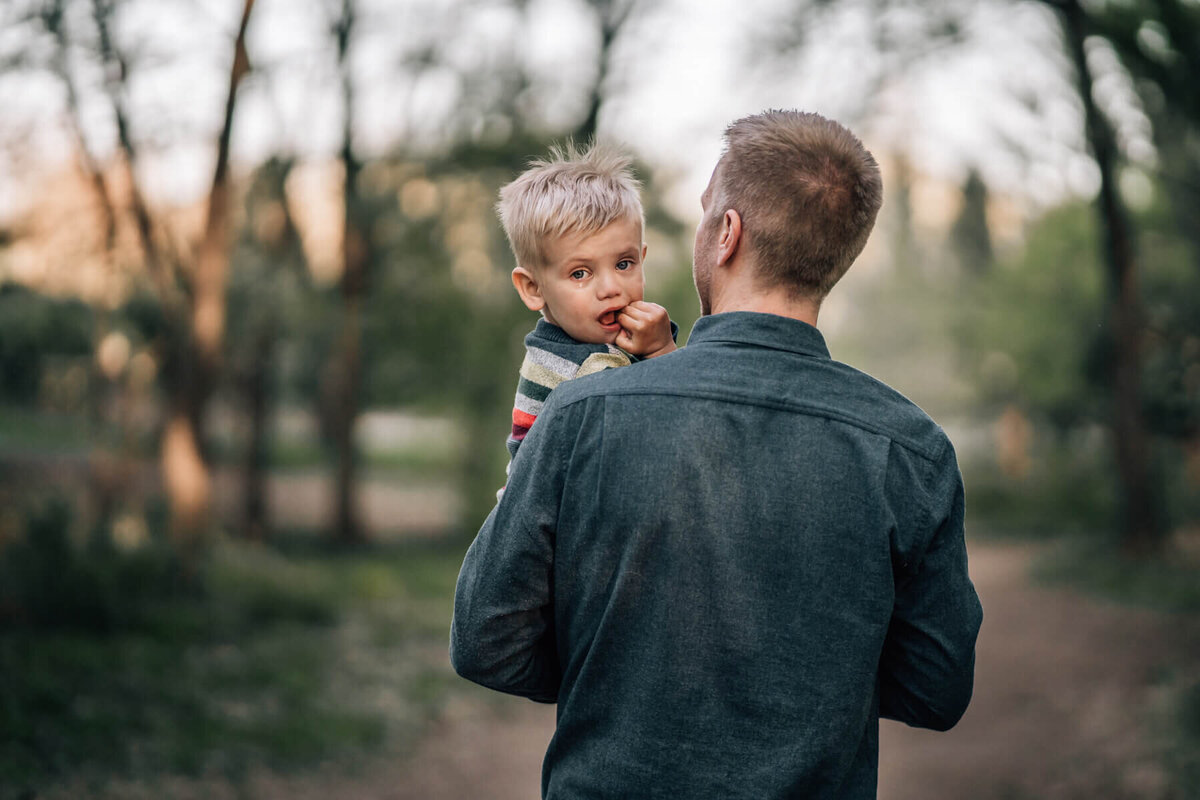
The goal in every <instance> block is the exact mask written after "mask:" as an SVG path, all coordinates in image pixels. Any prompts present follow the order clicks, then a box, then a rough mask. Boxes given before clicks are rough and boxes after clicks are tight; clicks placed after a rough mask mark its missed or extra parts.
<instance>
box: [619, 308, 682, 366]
mask: <svg viewBox="0 0 1200 800" xmlns="http://www.w3.org/2000/svg"><path fill="white" fill-rule="evenodd" d="M617 322H619V323H621V333H620V334H618V335H617V342H616V344H617V347H619V348H621V349H622V350H624V351H626V352H628V353H633V354H634V355H635V356H643V357H645V358H654V357H655V356H661V355H665V354H667V353H670V352H671V351H672V350H674V349H675V340H674V339H672V338H671V317H670V316H669V315H668V314H667V310H666V309H665V308H663V307H662V306H660V305H658V304H657V303H647V302H646V301H644V300H635V301H633V302H632V303H630V304H629V305H627V306H625V308H624V309H622V310H621V314H620V316H618V317H617Z"/></svg>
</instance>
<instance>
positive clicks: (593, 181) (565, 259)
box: [496, 143, 675, 497]
mask: <svg viewBox="0 0 1200 800" xmlns="http://www.w3.org/2000/svg"><path fill="white" fill-rule="evenodd" d="M550 153H551V157H550V159H549V160H545V161H534V162H532V163H531V164H530V167H529V169H527V170H526V171H525V172H523V173H521V175H520V176H518V177H517V179H516V180H514V181H513V182H512V183H510V184H508V185H507V186H505V187H504V188H503V189H501V190H500V202H499V203H497V204H496V210H497V212H498V213H499V215H500V222H501V224H502V225H503V226H504V232H505V234H507V235H508V241H509V244H510V245H511V246H512V250H513V255H515V256H516V260H517V266H516V268H515V269H514V270H513V271H512V281H513V286H514V287H516V290H517V294H519V295H520V296H521V300H522V302H524V303H525V305H526V306H527V307H528V308H529V309H530V310H531V311H540V312H541V314H542V319H541V320H539V321H538V323H537V327H535V328H534V329H533V331H532V332H531V333H529V334H528V335H527V336H526V337H525V360H524V362H523V363H522V364H521V377H520V380H519V381H518V383H517V397H516V402H515V404H514V406H513V427H512V433H511V434H510V435H509V437H508V442H507V445H508V451H509V455H510V457H511V458H515V457H516V455H517V450H518V448H520V446H521V441H522V440H523V439H524V438H525V434H526V433H528V432H529V427H530V426H531V425H533V422H534V420H535V419H537V415H538V412H540V411H541V409H542V404H543V403H544V402H545V401H546V398H547V397H548V396H549V395H550V392H552V391H553V390H554V388H555V387H556V386H558V384H560V383H562V382H563V381H568V380H571V379H572V378H578V377H581V376H583V375H589V374H591V373H593V372H599V371H600V370H602V369H607V368H609V367H621V366H626V365H628V364H629V363H630V361H631V358H630V355H632V356H633V357H634V360H640V359H641V358H654V357H655V356H660V355H663V354H665V353H669V352H671V351H672V350H674V349H675V338H674V337H675V327H674V324H673V323H672V322H671V320H670V318H669V317H668V316H667V311H666V309H664V308H663V307H662V306H659V305H656V304H654V303H647V302H645V301H644V300H643V299H642V293H643V290H644V288H645V275H644V273H643V271H642V267H643V262H644V260H645V257H646V245H645V244H643V242H642V234H643V229H644V227H645V221H644V214H643V211H642V201H641V198H640V197H639V196H638V188H639V186H638V183H637V181H636V179H634V177H633V175H632V173H631V171H630V161H631V160H630V159H629V158H628V157H625V156H622V155H620V154H618V153H616V152H613V151H612V150H609V149H607V148H604V147H601V146H592V147H591V148H589V149H587V150H585V151H583V152H579V151H577V150H576V149H575V147H574V146H573V145H572V144H570V143H568V144H567V145H566V146H565V147H564V148H561V149H560V148H553V149H551V151H550ZM623 351H624V352H623ZM627 354H628V355H627ZM510 465H511V461H510ZM501 492H503V489H502V490H501ZM497 497H499V494H498V495H497Z"/></svg>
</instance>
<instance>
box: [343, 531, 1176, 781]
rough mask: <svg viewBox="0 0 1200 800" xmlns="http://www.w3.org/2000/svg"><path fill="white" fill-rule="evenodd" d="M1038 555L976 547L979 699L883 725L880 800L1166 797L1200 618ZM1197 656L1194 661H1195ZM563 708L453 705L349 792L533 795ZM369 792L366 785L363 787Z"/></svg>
mask: <svg viewBox="0 0 1200 800" xmlns="http://www.w3.org/2000/svg"><path fill="white" fill-rule="evenodd" d="M1031 556H1032V550H1031V548H1029V547H1026V546H1013V545H997V544H974V545H973V546H972V549H971V573H972V577H973V579H974V581H975V583H976V586H977V588H978V590H979V593H980V596H981V597H982V599H983V604H984V613H985V620H984V625H983V630H982V632H981V634H980V639H979V648H978V666H977V675H976V689H975V698H974V700H973V702H972V705H971V708H970V710H969V711H968V712H967V714H966V716H965V717H964V718H963V720H962V722H960V723H959V725H958V726H957V727H956V728H955V729H954V730H952V731H950V732H948V733H932V732H928V731H917V730H913V729H909V728H906V727H904V726H902V725H898V724H895V723H884V725H883V729H882V731H881V743H880V750H881V755H880V765H879V772H880V780H879V787H880V788H879V798H880V800H917V799H918V798H920V800H928V798H936V799H937V800H956V799H957V798H970V799H971V800H1002V799H1003V800H1019V799H1022V798H1029V799H1030V800H1032V799H1033V798H1037V799H1038V800H1068V799H1069V800H1074V799H1075V798H1104V799H1105V800H1158V798H1161V797H1163V796H1164V791H1165V780H1166V778H1165V775H1164V774H1163V772H1162V770H1161V767H1160V760H1159V757H1158V753H1157V752H1156V750H1155V745H1154V743H1153V742H1152V737H1151V736H1150V735H1149V733H1148V729H1149V728H1150V727H1151V725H1150V724H1149V722H1150V721H1149V720H1148V719H1147V717H1148V710H1149V709H1153V708H1154V707H1155V704H1156V702H1157V700H1158V696H1159V695H1160V693H1161V688H1160V683H1161V680H1162V678H1163V676H1164V672H1163V670H1164V669H1166V665H1168V664H1170V663H1175V664H1180V663H1197V662H1198V661H1200V658H1198V656H1200V625H1198V624H1197V622H1196V621H1195V620H1190V621H1187V622H1186V624H1185V625H1184V630H1180V620H1179V619H1177V618H1170V617H1166V616H1164V615H1160V614H1156V613H1153V612H1149V611H1144V610H1139V609H1130V608H1124V607H1120V606H1116V605H1109V604H1104V603H1101V602H1097V601H1095V600H1091V599H1088V598H1083V597H1080V596H1079V595H1076V594H1074V593H1071V592H1069V591H1065V590H1059V589H1048V588H1041V587H1035V586H1032V585H1030V583H1029V581H1028V579H1027V574H1028V568H1029V562H1030V558H1031ZM1187 659H1190V662H1189V660H1187ZM553 726H554V718H553V709H552V708H547V707H544V706H537V705H535V704H532V703H528V702H524V701H513V702H503V703H498V704H495V703H494V704H491V705H490V707H482V706H478V705H475V706H472V705H469V704H468V705H464V706H460V707H456V708H453V709H451V710H450V712H449V713H448V715H447V716H446V717H445V718H444V719H443V720H442V721H441V722H440V723H439V724H438V726H437V727H436V728H435V730H434V731H433V732H432V734H431V735H430V736H429V738H428V739H426V740H425V742H424V743H423V744H422V745H421V746H420V747H419V748H418V750H417V751H416V753H415V754H414V755H412V756H411V757H410V758H409V759H408V760H407V762H406V763H405V764H402V765H396V767H395V770H396V772H395V773H394V774H393V776H392V777H393V780H385V781H383V782H382V783H379V782H374V781H372V783H373V784H374V787H375V789H376V790H377V793H372V792H371V791H369V790H368V791H367V792H366V793H363V794H352V793H350V792H349V791H348V790H349V788H350V787H342V788H343V791H339V792H338V793H337V794H338V796H339V797H342V798H351V797H362V798H364V800H365V798H368V797H370V798H379V799H380V800H383V798H387V800H410V799H411V800H415V799H416V798H424V799H425V800H438V799H439V798H490V799H491V800H509V799H510V798H511V799H512V800H516V799H517V798H523V799H524V800H528V799H529V798H536V797H537V796H538V791H539V788H538V787H539V786H540V769H541V758H542V753H543V751H544V748H545V745H546V742H547V741H548V740H549V738H550V735H551V733H552V731H553ZM363 788H366V787H363Z"/></svg>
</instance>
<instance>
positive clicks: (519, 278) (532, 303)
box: [512, 267, 546, 311]
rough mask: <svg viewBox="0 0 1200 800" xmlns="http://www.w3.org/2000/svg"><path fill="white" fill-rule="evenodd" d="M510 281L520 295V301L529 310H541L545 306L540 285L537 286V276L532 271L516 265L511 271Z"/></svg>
mask: <svg viewBox="0 0 1200 800" xmlns="http://www.w3.org/2000/svg"><path fill="white" fill-rule="evenodd" d="M512 282H513V287H514V288H516V290H517V294H519V295H521V302H522V303H524V304H525V307H526V308H528V309H529V310H530V311H541V310H542V309H543V308H545V307H546V301H545V299H544V298H543V297H542V287H540V286H538V282H537V278H535V277H534V275H533V273H532V272H530V271H529V270H527V269H525V268H524V267H517V268H516V269H514V270H513V271H512Z"/></svg>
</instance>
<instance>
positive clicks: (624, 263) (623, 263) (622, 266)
mask: <svg viewBox="0 0 1200 800" xmlns="http://www.w3.org/2000/svg"><path fill="white" fill-rule="evenodd" d="M617 269H619V270H621V271H624V270H627V269H633V262H632V261H630V260H629V259H628V258H623V259H621V260H620V261H618V262H617Z"/></svg>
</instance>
